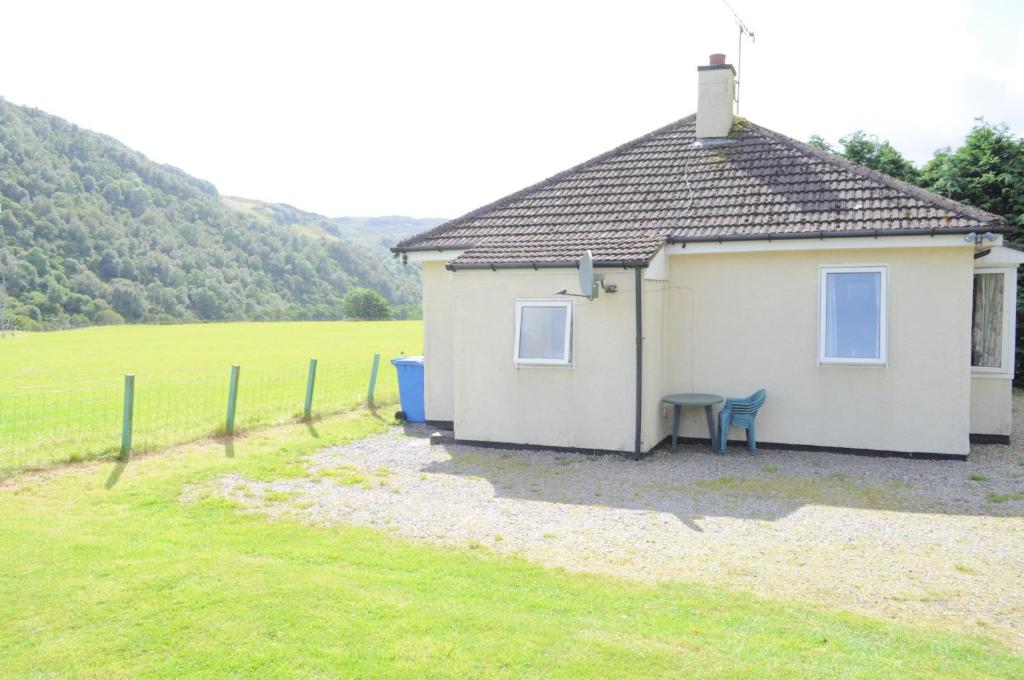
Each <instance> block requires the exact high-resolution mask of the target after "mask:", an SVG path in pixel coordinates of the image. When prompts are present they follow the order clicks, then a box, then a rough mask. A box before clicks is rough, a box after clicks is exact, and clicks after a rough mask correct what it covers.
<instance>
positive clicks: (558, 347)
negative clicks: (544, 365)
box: [519, 306, 569, 360]
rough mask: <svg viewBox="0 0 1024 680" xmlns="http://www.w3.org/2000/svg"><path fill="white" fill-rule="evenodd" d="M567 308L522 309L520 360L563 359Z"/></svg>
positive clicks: (564, 358)
mask: <svg viewBox="0 0 1024 680" xmlns="http://www.w3.org/2000/svg"><path fill="white" fill-rule="evenodd" d="M568 312H569V310H568V308H567V307H527V306H524V307H523V308H522V315H523V316H522V318H521V319H520V321H519V358H520V359H563V360H567V359H568V357H565V356H563V354H562V351H563V349H564V348H565V315H566V314H568Z"/></svg>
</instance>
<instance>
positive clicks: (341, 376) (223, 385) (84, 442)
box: [0, 321, 423, 477]
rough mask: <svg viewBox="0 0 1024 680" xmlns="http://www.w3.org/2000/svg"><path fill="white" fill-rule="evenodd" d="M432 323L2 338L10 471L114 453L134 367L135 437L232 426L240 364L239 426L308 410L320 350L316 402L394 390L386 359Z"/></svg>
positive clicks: (114, 329) (180, 437)
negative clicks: (374, 367)
mask: <svg viewBox="0 0 1024 680" xmlns="http://www.w3.org/2000/svg"><path fill="white" fill-rule="evenodd" d="M422 347H423V331H422V323H421V322H419V321H388V322H342V321H325V322H291V323H289V322H285V323H281V322H278V323H220V324H191V325H179V326H106V327H98V328H84V329H80V330H73V331H63V332H57V333H21V334H18V335H15V336H13V337H12V336H7V337H2V338H0V376H2V382H0V477H2V475H3V474H4V472H5V471H7V472H9V471H11V470H16V469H18V468H20V467H24V466H30V465H38V464H46V463H50V462H55V461H62V460H75V459H81V458H95V457H103V456H110V455H112V454H114V453H116V452H117V447H118V446H119V444H120V431H121V411H122V407H121V404H122V394H123V379H124V374H125V373H134V374H135V376H136V378H135V380H136V403H135V435H134V445H135V447H136V448H143V449H145V448H153V447H157V446H163V445H167V444H170V443H175V442H181V441H188V440H190V439H193V438H195V437H197V436H202V435H205V434H209V433H213V432H216V431H218V430H219V429H220V428H223V426H224V418H225V411H226V406H227V392H228V375H229V371H230V366H231V364H235V363H237V364H239V365H240V366H241V378H240V381H239V399H238V412H237V424H238V427H239V428H242V429H244V428H247V427H252V426H254V425H264V424H268V423H274V422H282V421H285V420H288V419H290V418H293V417H295V416H296V415H297V414H299V413H300V412H301V410H302V407H303V400H304V397H305V389H306V377H307V373H308V363H309V359H310V358H312V357H316V358H317V360H318V362H319V364H318V369H317V380H316V391H315V399H314V410H315V411H316V412H318V413H321V414H323V413H332V412H338V411H341V410H345V409H348V408H351V407H353V406H354V405H356V404H358V403H362V402H363V401H365V399H366V391H367V387H368V383H369V377H370V367H371V364H372V360H373V354H374V353H375V352H379V353H381V355H382V364H381V371H380V374H379V375H380V378H379V381H378V394H379V395H380V397H381V398H390V397H393V396H394V395H395V393H396V380H395V371H394V369H393V368H392V367H391V366H390V365H389V364H387V359H390V358H392V357H395V356H398V355H399V354H400V353H402V352H404V353H405V354H410V355H414V354H420V353H421V351H422Z"/></svg>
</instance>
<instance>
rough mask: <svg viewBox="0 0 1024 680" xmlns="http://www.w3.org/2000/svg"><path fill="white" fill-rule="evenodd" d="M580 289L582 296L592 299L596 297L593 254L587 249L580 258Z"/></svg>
mask: <svg viewBox="0 0 1024 680" xmlns="http://www.w3.org/2000/svg"><path fill="white" fill-rule="evenodd" d="M580 291H581V292H582V293H583V297H585V298H588V299H590V300H593V299H594V298H596V297H597V293H598V288H597V279H596V278H595V277H594V255H593V253H591V252H590V251H589V250H588V251H586V252H584V253H583V256H582V257H581V258H580Z"/></svg>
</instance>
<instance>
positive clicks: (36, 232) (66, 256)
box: [0, 99, 438, 328]
mask: <svg viewBox="0 0 1024 680" xmlns="http://www.w3.org/2000/svg"><path fill="white" fill-rule="evenodd" d="M339 190H343V188H339ZM234 200H236V201H237V200H238V199H234ZM249 203H251V204H252V205H251V206H249V208H248V209H246V208H245V206H239V205H237V204H234V203H231V202H230V201H225V200H222V198H221V197H220V196H219V195H218V193H217V189H216V188H215V187H214V185H213V184H211V183H210V182H206V181H204V180H201V179H197V178H195V177H192V176H190V175H188V174H186V173H184V172H182V171H181V170H178V169H177V168H174V167H171V166H167V165H161V164H158V163H154V162H153V161H151V160H149V159H148V158H146V157H145V156H144V155H142V154H141V153H138V152H137V151H133V150H132V149H129V148H128V147H126V146H125V145H123V144H121V143H120V142H118V141H117V140H115V139H112V138H111V137H108V136H106V135H102V134H97V133H94V132H90V131H88V130H83V129H81V128H79V127H78V126H76V125H74V124H72V123H69V122H67V121H65V120H63V119H61V118H57V117H56V116H51V115H49V114H47V113H44V112H42V111H38V110H34V109H29V108H25V107H20V106H16V105H13V104H11V103H9V102H6V101H3V100H2V99H0V308H4V309H5V310H6V314H7V315H8V316H13V317H14V318H15V319H16V321H17V323H18V325H20V326H22V327H28V328H39V327H63V326H74V325H86V324H92V323H118V322H121V321H122V320H124V321H128V322H170V321H192V320H216V319H238V320H241V319H332V318H340V316H341V314H342V305H341V301H342V298H343V297H344V295H345V293H346V291H348V290H349V289H351V288H354V287H367V288H371V289H373V290H376V291H378V292H380V293H381V294H382V295H383V296H384V297H385V298H387V300H388V301H389V302H390V303H391V304H392V305H394V306H396V308H397V309H398V310H399V314H398V315H399V316H404V315H406V314H408V313H410V312H411V313H412V314H415V310H416V309H417V305H418V303H419V294H420V293H419V280H418V276H417V272H416V271H415V270H414V269H413V268H403V267H402V266H401V265H399V264H398V263H397V262H395V261H394V260H393V258H392V257H391V255H390V253H389V252H388V251H387V246H388V245H390V243H391V242H393V241H395V240H397V238H396V237H395V236H394V235H393V234H391V233H388V232H385V233H384V234H383V235H380V234H369V235H366V234H362V233H360V232H358V231H357V230H355V229H353V228H350V227H349V226H348V225H347V224H346V223H345V222H344V220H346V219H348V218H339V219H340V220H341V221H340V222H338V223H332V221H331V220H330V219H328V218H324V217H321V216H319V215H313V214H312V213H305V212H303V211H300V210H296V209H294V208H290V207H289V206H274V205H271V204H264V203H259V202H256V201H251V202H249ZM253 206H259V207H258V208H256V207H253ZM240 208H241V209H240ZM385 219H386V218H385ZM396 219H397V220H398V221H399V222H397V224H398V225H399V226H397V227H396V228H398V229H399V230H401V229H402V228H403V226H404V223H402V222H400V221H401V220H406V219H408V218H396ZM424 222H425V224H424V225H423V227H422V228H424V229H425V228H428V227H429V226H431V225H432V224H436V223H437V222H438V220H426V221H424ZM332 225H333V226H332ZM412 226H415V227H418V226H419V224H418V221H414V222H413V223H412Z"/></svg>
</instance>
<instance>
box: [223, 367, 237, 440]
mask: <svg viewBox="0 0 1024 680" xmlns="http://www.w3.org/2000/svg"><path fill="white" fill-rule="evenodd" d="M236 404H238V364H232V366H231V382H230V383H228V419H227V422H226V423H225V424H224V430H225V431H226V432H227V433H228V435H229V436H230V435H233V434H234V433H235V405H236Z"/></svg>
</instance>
